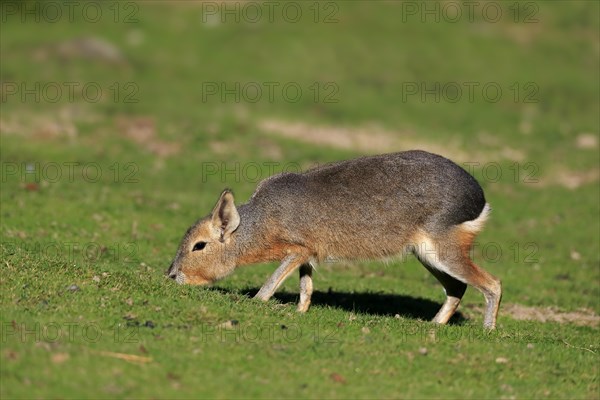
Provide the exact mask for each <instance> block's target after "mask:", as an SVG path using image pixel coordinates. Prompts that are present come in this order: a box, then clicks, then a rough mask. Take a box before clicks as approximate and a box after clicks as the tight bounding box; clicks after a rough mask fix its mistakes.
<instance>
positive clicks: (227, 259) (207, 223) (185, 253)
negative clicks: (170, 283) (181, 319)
mask: <svg viewBox="0 0 600 400" xmlns="http://www.w3.org/2000/svg"><path fill="white" fill-rule="evenodd" d="M239 224H240V215H239V214H238V212H237V209H236V207H235V204H234V199H233V194H232V193H231V191H229V190H227V189H226V190H224V191H223V193H221V197H220V198H219V201H218V202H217V204H216V205H215V207H214V209H213V211H212V213H211V214H210V215H208V216H206V217H204V218H202V219H201V220H199V221H198V222H197V223H196V224H194V225H193V226H192V227H190V229H188V231H187V232H186V234H185V236H184V237H183V239H182V240H181V244H180V245H179V249H178V250H177V254H176V255H175V259H174V260H173V263H171V266H170V267H169V269H168V270H167V276H168V277H169V278H171V279H174V280H175V281H176V282H177V283H179V284H183V283H187V284H191V285H206V284H209V283H212V282H214V281H216V280H218V279H220V278H223V277H225V276H226V275H228V274H229V273H231V272H232V271H233V270H234V269H235V259H234V257H233V256H232V254H231V251H228V250H231V248H232V246H233V239H234V238H233V237H232V234H233V233H234V232H235V230H236V229H237V227H238V226H239Z"/></svg>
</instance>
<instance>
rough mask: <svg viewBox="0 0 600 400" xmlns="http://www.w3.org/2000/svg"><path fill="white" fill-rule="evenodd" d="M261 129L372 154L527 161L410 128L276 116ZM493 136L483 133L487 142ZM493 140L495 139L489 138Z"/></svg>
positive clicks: (516, 153)
mask: <svg viewBox="0 0 600 400" xmlns="http://www.w3.org/2000/svg"><path fill="white" fill-rule="evenodd" d="M258 127H259V129H261V130H262V131H263V132H265V133H268V134H275V135H278V136H282V137H286V138H290V139H294V140H299V141H302V142H306V143H311V144H316V145H324V146H329V147H333V148H338V149H344V150H359V151H364V152H370V153H389V152H392V151H400V150H409V149H421V150H426V151H429V152H432V153H437V154H444V155H445V156H446V157H449V158H451V159H453V160H455V161H458V162H468V161H473V160H476V159H508V160H511V161H521V160H524V159H525V157H526V154H525V153H524V152H523V151H521V150H517V149H513V148H510V147H506V146H504V147H499V148H495V149H491V150H489V153H487V152H486V151H487V150H482V151H478V152H477V153H472V152H467V151H465V150H463V149H462V147H463V146H462V143H461V142H460V141H459V140H458V139H456V138H455V139H451V140H444V141H443V142H440V143H435V142H431V141H427V140H423V139H420V138H418V137H416V134H415V133H414V132H411V131H406V132H401V131H390V130H386V129H384V128H382V127H379V126H377V125H367V126H363V127H357V128H349V127H339V126H315V125H309V124H306V123H303V122H288V121H281V120H274V119H267V120H263V121H260V122H259V124H258ZM490 137H491V136H484V139H483V140H484V141H486V140H487V139H489V138H490ZM490 140H491V141H492V142H493V143H496V142H497V141H494V140H492V139H490Z"/></svg>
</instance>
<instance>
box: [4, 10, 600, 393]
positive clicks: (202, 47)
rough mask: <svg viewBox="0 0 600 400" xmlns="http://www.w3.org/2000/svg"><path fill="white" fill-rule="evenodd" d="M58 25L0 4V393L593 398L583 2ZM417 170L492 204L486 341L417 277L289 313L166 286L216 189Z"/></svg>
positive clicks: (587, 39)
mask: <svg viewBox="0 0 600 400" xmlns="http://www.w3.org/2000/svg"><path fill="white" fill-rule="evenodd" d="M53 4H54V7H55V8H51V7H52V6H47V5H44V4H43V3H37V2H3V3H2V4H1V6H2V16H1V17H2V20H1V25H0V33H1V34H0V49H1V50H0V58H1V70H0V81H1V84H2V93H1V96H2V99H1V101H2V102H1V114H0V134H1V136H0V138H1V166H2V168H1V172H2V178H1V184H2V190H1V194H0V201H1V211H0V216H1V219H2V220H1V225H0V234H1V237H2V239H1V246H0V251H1V262H0V272H1V273H0V323H1V339H0V340H1V342H0V345H1V353H0V374H1V375H0V379H1V382H0V383H1V385H0V396H1V397H2V398H108V397H115V398H131V397H143V398H198V397H209V398H232V397H235V398H287V397H295V398H296V397H300V398H429V397H431V398H515V399H520V398H569V399H571V398H590V399H596V398H598V395H599V390H600V389H599V370H598V365H599V360H598V352H599V351H600V346H599V342H598V325H599V317H598V314H600V304H599V299H600V297H599V296H600V291H599V285H600V270H599V267H600V265H599V263H600V254H599V232H600V226H599V200H600V199H599V197H600V193H599V184H598V180H599V175H600V169H599V162H600V160H599V153H600V152H599V151H598V150H599V147H598V146H599V145H598V138H599V132H600V126H599V119H598V110H599V107H600V99H599V84H600V82H599V75H598V70H599V68H600V61H599V59H600V41H599V39H598V37H599V29H600V27H599V12H600V8H599V5H598V3H597V2H588V1H571V2H566V1H555V2H520V3H513V2H481V4H479V3H478V5H476V6H473V7H474V8H473V9H472V10H470V9H468V7H467V6H465V5H464V4H462V3H461V2H443V3H434V2H427V4H426V5H425V3H423V2H384V1H381V2H379V1H375V2H367V1H353V2H339V3H334V2H290V3H283V2H282V3H279V2H272V3H271V5H265V4H264V3H253V2H232V3H228V4H224V3H221V2H204V3H200V2H198V3H194V2H183V1H181V2H173V3H170V4H166V2H138V3H133V2H120V3H118V2H104V3H102V5H100V6H99V4H101V3H96V2H91V3H82V4H81V5H78V6H76V7H75V6H74V8H73V9H72V13H70V12H69V8H68V7H67V5H66V3H65V4H63V3H61V2H53ZM289 4H291V5H289ZM449 4H450V5H449ZM426 7H429V8H426ZM28 10H29V11H28ZM428 10H429V11H428ZM56 12H60V13H61V14H56ZM457 12H458V13H459V14H457ZM498 13H499V14H498ZM413 148H421V149H426V150H430V151H433V152H437V153H440V154H443V155H445V156H447V157H449V158H451V159H453V160H455V161H456V162H458V163H459V164H461V165H462V166H463V167H464V168H465V169H467V170H468V171H469V172H471V173H472V174H473V175H474V176H475V177H476V178H477V179H478V180H479V182H480V183H481V185H482V186H483V188H484V190H485V192H486V198H487V200H488V201H489V202H490V204H491V205H492V207H493V212H492V216H491V218H490V220H489V222H488V223H487V226H486V229H485V230H484V231H483V233H482V234H481V235H480V236H479V237H478V239H477V242H476V245H475V247H474V250H473V257H474V259H475V261H476V262H477V263H478V264H480V265H481V266H483V267H484V268H485V269H487V270H488V271H490V272H491V273H493V274H494V275H495V276H498V277H499V278H500V279H501V280H502V282H503V288H504V296H503V304H502V306H501V309H500V315H499V319H498V329H497V330H496V331H494V332H491V333H487V332H485V331H483V329H482V321H483V314H482V313H483V311H482V310H483V307H484V300H483V296H481V294H480V293H478V292H477V291H476V290H474V289H473V288H469V289H468V290H467V293H466V295H465V298H464V300H463V303H462V304H461V307H460V308H459V313H457V315H456V316H455V317H454V318H453V319H452V321H451V323H450V324H449V325H448V326H445V327H439V326H436V325H434V324H432V323H430V322H428V321H429V320H430V319H431V318H432V317H433V316H434V315H435V313H436V312H437V310H438V309H439V307H440V306H441V304H442V302H443V300H444V293H443V290H442V287H441V286H440V285H439V283H438V282H437V281H436V280H435V279H434V278H433V276H431V275H430V274H429V273H428V272H427V271H426V270H425V268H423V267H422V266H421V265H420V264H419V263H418V261H416V260H415V259H414V258H413V257H408V258H407V259H406V260H392V261H388V262H378V261H357V262H349V261H337V262H328V263H323V264H321V265H319V267H318V269H317V271H316V272H315V274H314V284H315V295H314V301H313V305H312V307H311V309H310V310H309V312H308V313H307V314H304V315H300V314H298V313H296V311H295V304H296V302H297V300H298V278H297V276H296V275H295V274H294V276H292V277H291V278H289V279H288V280H287V281H286V282H285V284H284V285H283V287H282V288H281V289H280V290H279V292H278V293H277V295H276V296H275V298H274V299H273V300H271V301H269V302H268V303H261V302H258V301H255V300H253V299H252V295H253V294H254V293H256V291H257V290H258V289H259V288H260V286H261V285H262V284H263V282H264V281H265V280H266V279H267V277H268V276H269V275H270V273H271V272H272V271H273V270H274V269H275V268H276V267H277V265H276V264H264V265H256V266H248V267H244V268H241V269H240V270H238V271H237V272H236V273H235V274H233V275H232V276H230V277H229V278H227V279H225V280H222V281H220V282H218V283H217V284H215V285H214V286H212V287H209V288H201V287H187V286H185V287H181V286H177V285H176V284H175V283H174V282H172V281H170V280H168V279H166V278H165V276H164V272H165V270H166V269H167V267H168V266H169V264H170V262H171V261H172V258H173V256H174V255H175V252H176V250H177V246H178V245H179V241H180V239H181V237H182V236H183V234H184V233H185V230H186V229H187V228H188V227H189V226H190V225H191V224H192V223H193V222H195V221H196V220H197V219H198V218H200V217H202V216H204V215H206V214H207V213H208V212H210V210H211V208H212V207H213V205H214V203H215V202H216V200H217V199H218V195H219V194H220V192H221V191H222V190H223V189H224V188H225V187H229V188H231V189H233V191H234V193H235V196H236V201H237V202H238V204H241V203H243V202H245V201H247V199H248V198H249V196H250V195H251V194H252V192H253V190H254V188H255V187H256V184H257V183H258V182H259V181H260V180H261V179H264V178H266V177H267V176H269V175H271V174H274V173H278V172H282V171H292V172H294V171H302V170H305V169H307V168H309V167H312V166H316V165H321V164H323V163H327V162H332V161H337V160H342V159H347V158H352V157H357V156H360V155H365V154H376V153H383V152H392V151H400V150H408V149H413Z"/></svg>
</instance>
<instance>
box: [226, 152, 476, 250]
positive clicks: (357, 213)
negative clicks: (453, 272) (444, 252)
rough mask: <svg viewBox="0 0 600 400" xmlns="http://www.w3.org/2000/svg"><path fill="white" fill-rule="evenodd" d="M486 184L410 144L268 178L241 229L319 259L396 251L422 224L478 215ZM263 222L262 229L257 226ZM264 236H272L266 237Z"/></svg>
mask: <svg viewBox="0 0 600 400" xmlns="http://www.w3.org/2000/svg"><path fill="white" fill-rule="evenodd" d="M485 204H486V201H485V197H484V194H483V190H482V189H481V186H480V185H479V184H478V183H477V181H476V180H475V179H474V178H473V177H472V176H471V175H469V174H468V173H467V172H466V171H465V170H464V169H462V168H461V167H459V166H458V165H456V164H455V163H453V162H452V161H450V160H448V159H446V158H444V157H441V156H438V155H435V154H431V153H427V152H424V151H407V152H400V153H391V154H384V155H377V156H371V157H362V158H358V159H353V160H348V161H342V162H338V163H334V164H329V165H325V166H320V167H317V168H314V169H311V170H308V171H306V172H304V173H300V174H296V173H284V174H280V175H276V176H273V177H271V178H268V179H266V180H265V181H263V182H261V183H260V184H259V187H258V188H257V190H256V191H255V193H254V194H253V195H252V197H251V199H250V200H249V202H248V203H246V204H244V205H242V206H240V207H239V213H240V218H241V222H240V226H239V228H238V230H237V232H236V233H237V235H238V236H239V237H240V239H242V240H243V238H244V237H253V238H254V239H255V240H256V238H260V237H265V235H266V233H265V232H264V229H265V227H264V222H265V221H269V223H271V224H275V225H277V226H273V228H274V230H275V231H276V232H277V235H278V239H279V240H280V241H283V242H286V243H293V244H298V245H301V246H306V247H307V248H309V249H311V250H312V251H314V253H315V254H316V255H317V258H318V259H322V258H325V257H341V258H370V257H386V256H391V255H395V254H398V253H399V251H401V249H402V247H403V246H404V245H405V244H406V243H407V242H408V241H409V240H410V235H412V234H413V233H414V232H415V230H416V229H421V230H423V231H424V232H426V233H432V234H435V235H439V234H443V233H444V231H445V230H448V229H450V228H452V227H453V226H455V225H458V224H461V223H463V222H465V221H471V220H474V219H476V218H477V217H478V216H479V215H480V214H481V212H482V210H483V209H484V206H485ZM259 221H262V225H263V226H262V227H261V228H260V229H261V230H263V231H262V232H257V231H256V230H255V229H254V227H256V226H259V225H260V224H258V222H259ZM265 239H266V237H265Z"/></svg>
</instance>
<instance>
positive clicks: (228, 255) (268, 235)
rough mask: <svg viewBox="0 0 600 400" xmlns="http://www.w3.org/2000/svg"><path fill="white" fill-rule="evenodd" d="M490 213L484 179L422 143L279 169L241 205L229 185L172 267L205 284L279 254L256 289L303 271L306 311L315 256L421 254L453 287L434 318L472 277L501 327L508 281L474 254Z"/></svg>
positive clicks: (444, 316)
mask: <svg viewBox="0 0 600 400" xmlns="http://www.w3.org/2000/svg"><path fill="white" fill-rule="evenodd" d="M489 211H490V208H489V205H488V204H487V203H486V201H485V197H484V194H483V190H482V189H481V186H480V185H479V184H478V183H477V181H476V180H475V179H474V178H473V177H472V176H471V175H469V174H468V173H467V172H466V171H465V170H463V169H462V168H461V167H459V166H458V165H456V164H455V163H453V162H452V161H450V160H448V159H446V158H444V157H441V156H438V155H435V154H431V153H427V152H424V151H418V150H415V151H407V152H401V153H391V154H383V155H378V156H371V157H363V158H358V159H354V160H348V161H342V162H338V163H334V164H329V165H325V166H321V167H318V168H314V169H311V170H309V171H306V172H304V173H300V174H296V173H284V174H279V175H275V176H272V177H270V178H268V179H266V180H264V181H262V182H260V184H259V185H258V187H257V189H256V191H255V192H254V194H253V195H252V197H251V198H250V200H249V201H248V203H246V204H243V205H241V206H239V208H238V207H236V206H235V204H234V197H233V194H232V193H231V192H230V191H229V190H225V191H223V193H221V196H220V198H219V200H218V201H217V204H216V205H215V207H214V209H213V211H212V213H211V214H209V215H208V216H207V217H205V218H203V219H201V220H199V221H198V222H197V223H196V224H195V225H193V226H192V227H191V228H190V229H189V230H188V231H187V233H186V234H185V236H184V238H183V240H182V242H181V245H180V247H179V249H178V251H177V254H176V256H175V259H174V261H173V263H172V265H171V267H170V268H169V270H168V271H167V274H168V276H169V277H171V278H173V279H175V280H176V281H177V282H178V283H189V284H207V283H211V282H214V281H216V280H218V279H221V278H223V277H225V276H226V275H228V274H230V273H231V272H233V271H234V270H235V268H237V267H239V266H242V265H246V264H254V263H260V262H266V261H281V266H280V267H279V268H278V269H277V270H276V271H275V272H274V274H273V276H271V278H269V280H268V281H267V282H266V283H265V284H264V285H263V287H262V288H261V290H260V291H259V292H258V294H257V297H258V298H260V299H263V300H268V299H269V298H270V297H271V296H272V295H273V293H274V292H275V290H276V289H277V287H278V286H279V285H280V284H281V282H283V280H284V279H285V278H286V277H287V276H288V275H289V274H290V273H291V272H293V271H294V270H296V269H300V277H301V283H300V291H301V293H300V304H299V305H298V309H299V310H300V311H306V310H307V309H308V306H309V304H310V295H311V294H312V287H313V285H312V274H311V272H312V268H313V266H314V264H315V263H317V262H319V261H323V260H325V259H330V258H334V259H381V258H386V257H390V256H395V255H401V254H403V253H405V252H413V253H414V254H415V255H416V256H417V258H418V259H419V260H420V261H421V262H422V263H423V265H424V266H425V267H426V268H427V269H428V270H429V271H430V272H431V273H432V274H433V275H434V276H435V277H436V278H437V279H438V280H439V281H440V283H441V284H442V285H443V286H444V289H445V291H446V294H447V299H446V302H445V303H444V305H443V306H442V308H441V309H440V312H439V313H438V314H437V315H436V317H435V318H434V321H435V322H438V323H446V322H447V321H448V320H449V319H450V317H451V316H452V314H454V312H455V311H456V308H457V307H458V304H459V303H460V299H461V298H462V296H463V294H464V291H465V289H466V286H467V284H470V285H472V286H474V287H475V288H477V289H478V290H479V291H481V292H482V293H483V294H484V297H485V299H486V303H487V308H486V313H485V319H484V326H486V327H487V328H494V327H495V324H496V316H497V313H498V308H499V305H500V298H501V293H502V290H501V286H500V281H499V280H498V279H496V278H495V277H493V276H492V275H490V274H489V273H487V272H486V271H484V270H483V269H481V268H479V267H478V266H476V265H475V264H473V262H472V261H471V259H470V257H469V251H470V249H471V246H472V243H473V240H474V237H475V235H476V234H477V233H479V231H480V230H481V229H482V228H483V224H484V222H485V220H486V219H487V216H488V214H489Z"/></svg>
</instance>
